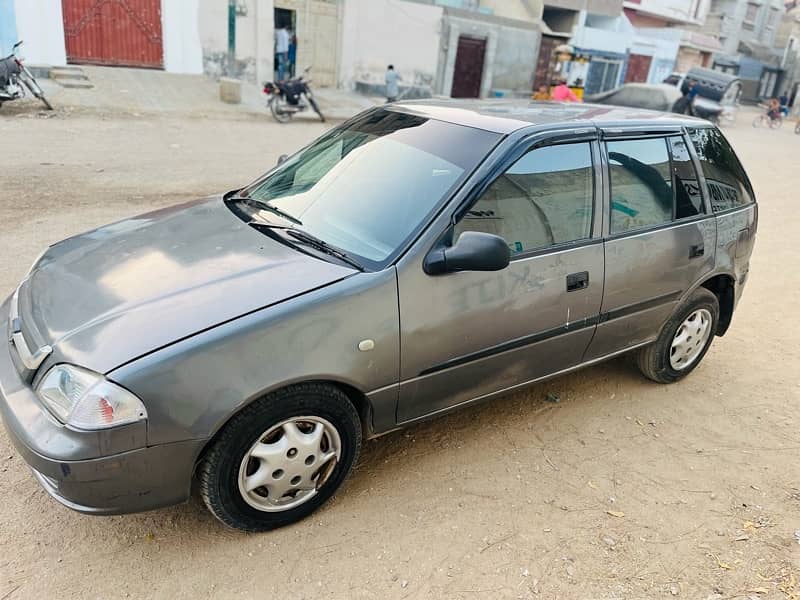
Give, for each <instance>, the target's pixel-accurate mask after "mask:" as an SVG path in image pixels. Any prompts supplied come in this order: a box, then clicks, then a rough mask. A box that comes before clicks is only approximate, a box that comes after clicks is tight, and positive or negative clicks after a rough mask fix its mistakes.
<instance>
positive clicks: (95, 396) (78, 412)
mask: <svg viewBox="0 0 800 600" xmlns="http://www.w3.org/2000/svg"><path fill="white" fill-rule="evenodd" d="M36 392H37V393H38V394H39V398H41V399H42V402H44V404H45V406H47V408H49V409H50V410H51V411H52V412H53V414H54V415H56V416H57V417H58V418H59V419H60V420H61V421H63V422H64V423H66V424H68V425H71V426H73V427H76V428H78V429H105V428H107V427H116V426H117V425H124V424H126V423H133V422H135V421H139V420H141V419H146V418H147V411H146V410H145V408H144V404H142V401H141V400H139V398H137V397H136V396H134V395H133V394H131V393H130V392H129V391H128V390H126V389H124V388H121V387H119V386H118V385H115V384H113V383H111V382H110V381H108V380H107V379H106V378H105V377H103V376H102V375H99V374H97V373H93V372H91V371H87V370H86V369H81V368H80V367H73V366H72V365H56V366H55V367H53V368H52V369H50V370H49V371H48V372H47V374H46V375H45V376H44V377H43V378H42V380H41V382H39V385H38V386H37V388H36Z"/></svg>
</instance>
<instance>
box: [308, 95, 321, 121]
mask: <svg viewBox="0 0 800 600" xmlns="http://www.w3.org/2000/svg"><path fill="white" fill-rule="evenodd" d="M308 103H309V104H310V105H311V108H313V109H314V112H315V113H317V114H318V115H319V120H320V121H322V122H323V123H324V122H325V115H323V114H322V111H321V110H320V109H319V106H318V105H317V101H316V100H314V96H309V97H308Z"/></svg>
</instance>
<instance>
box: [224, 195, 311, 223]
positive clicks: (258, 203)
mask: <svg viewBox="0 0 800 600" xmlns="http://www.w3.org/2000/svg"><path fill="white" fill-rule="evenodd" d="M228 200H229V201H230V202H244V203H245V204H249V205H250V206H254V207H256V208H261V209H263V210H268V211H269V212H271V213H274V214H276V215H278V216H279V217H281V218H283V219H286V220H287V221H289V222H290V223H294V224H295V225H302V224H303V222H302V221H301V220H300V219H298V218H297V217H293V216H292V215H290V214H289V213H287V212H286V211H284V210H281V209H280V208H278V207H277V206H275V205H273V204H270V203H269V202H267V201H266V200H257V199H256V198H250V197H249V196H231V197H230V198H228Z"/></svg>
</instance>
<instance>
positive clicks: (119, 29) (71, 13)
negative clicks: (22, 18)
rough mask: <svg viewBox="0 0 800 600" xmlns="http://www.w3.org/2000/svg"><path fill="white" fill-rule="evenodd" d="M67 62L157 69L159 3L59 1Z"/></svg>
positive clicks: (157, 0)
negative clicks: (61, 10) (62, 16)
mask: <svg viewBox="0 0 800 600" xmlns="http://www.w3.org/2000/svg"><path fill="white" fill-rule="evenodd" d="M62 8H63V12H64V38H65V40H66V46H67V61H68V62H70V63H78V64H95V65H118V66H130V67H153V68H160V67H161V66H162V65H163V60H164V48H163V43H162V37H161V0H62Z"/></svg>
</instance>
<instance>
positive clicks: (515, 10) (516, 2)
mask: <svg viewBox="0 0 800 600" xmlns="http://www.w3.org/2000/svg"><path fill="white" fill-rule="evenodd" d="M481 8H483V9H488V10H490V11H491V14H493V15H497V16H498V17H506V18H509V19H518V20H520V21H529V22H538V21H541V20H542V11H543V10H544V2H543V1H542V0H481Z"/></svg>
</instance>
